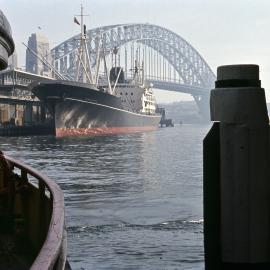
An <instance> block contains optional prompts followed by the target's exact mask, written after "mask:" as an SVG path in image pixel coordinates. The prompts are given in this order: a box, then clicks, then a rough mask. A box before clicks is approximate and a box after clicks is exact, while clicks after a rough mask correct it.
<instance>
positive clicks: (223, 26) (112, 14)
mask: <svg viewBox="0 0 270 270" xmlns="http://www.w3.org/2000/svg"><path fill="white" fill-rule="evenodd" d="M81 3H82V4H83V5H84V7H85V11H86V13H87V14H89V15H90V16H89V17H87V18H86V24H87V26H88V28H92V27H97V26H102V25H110V24H118V23H134V22H135V23H152V24H157V25H160V26H163V27H165V28H168V29H170V30H172V31H174V32H175V33H177V34H179V35H180V36H182V37H183V38H184V39H186V40H187V41H188V42H189V43H190V44H191V45H192V46H193V47H195V49H196V50H197V51H198V52H199V53H200V54H201V55H202V56H203V57H204V59H205V60H206V62H207V63H208V64H209V65H210V67H211V68H212V70H213V71H214V72H215V73H216V68H217V66H219V65H223V64H237V63H253V64H259V65H260V71H261V74H260V75H261V80H262V86H263V87H264V88H265V89H266V94H267V99H268V100H270V92H269V89H270V34H269V29H270V16H269V13H270V0H82V1H76V0H42V1H39V0H0V8H1V9H2V11H3V12H4V13H5V14H6V16H7V17H8V19H9V21H10V24H11V26H12V30H13V35H14V39H15V43H16V47H17V52H18V54H19V64H20V65H21V66H24V65H25V48H24V47H23V45H21V42H26V41H27V39H28V37H29V35H30V34H31V33H33V32H37V31H38V26H40V27H41V28H42V30H39V31H41V32H42V33H43V34H44V35H46V36H47V37H48V38H49V40H50V44H51V47H54V46H56V45H58V44H59V43H60V42H62V41H64V40H66V39H68V38H70V37H71V36H73V35H75V34H77V33H78V28H77V27H76V25H75V24H74V23H73V16H74V15H75V14H79V12H80V4H81ZM158 96H159V99H160V97H163V99H164V101H172V100H173V99H179V97H180V96H179V95H177V94H172V93H170V94H169V95H168V94H164V95H158Z"/></svg>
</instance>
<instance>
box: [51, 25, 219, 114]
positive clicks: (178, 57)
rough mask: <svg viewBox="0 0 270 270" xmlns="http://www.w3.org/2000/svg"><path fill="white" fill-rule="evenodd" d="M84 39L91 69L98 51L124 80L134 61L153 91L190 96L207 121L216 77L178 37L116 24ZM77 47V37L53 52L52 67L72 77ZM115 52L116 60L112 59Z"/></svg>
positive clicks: (165, 31)
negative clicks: (180, 93)
mask: <svg viewBox="0 0 270 270" xmlns="http://www.w3.org/2000/svg"><path fill="white" fill-rule="evenodd" d="M87 37H88V39H87V49H88V53H89V55H90V59H91V65H92V66H93V68H95V66H97V63H98V61H97V55H98V54H99V52H100V51H102V53H103V55H105V56H106V58H107V59H108V60H107V61H109V62H111V65H113V64H114V62H115V64H117V65H121V66H122V67H123V69H124V71H125V73H126V76H127V77H129V76H132V75H133V73H134V62H135V61H137V62H138V63H143V65H144V67H143V69H144V73H145V79H146V80H147V81H149V82H151V83H152V84H153V87H154V88H156V89H162V90H167V91H175V92H182V93H187V94H190V95H192V96H193V97H194V100H195V101H196V103H197V105H198V108H199V111H200V113H201V115H202V116H203V117H204V118H209V94H210V89H212V88H213V86H214V81H215V74H214V73H213V71H212V70H211V68H210V67H209V65H208V64H207V63H206V61H205V60H204V59H203V57H202V56H201V55H200V54H199V52H198V51H197V50H196V49H195V48H194V47H192V46H191V45H190V44H189V43H188V42H187V41H186V40H185V39H183V38H182V37H181V36H179V35H178V34H176V33H174V32H172V31H170V30H168V29H166V28H163V27H160V26H157V25H153V24H118V25H109V26H103V27H98V28H94V29H90V30H88V31H87ZM101 43H102V45H101ZM79 46H80V35H77V36H74V37H71V38H70V39H68V40H66V41H64V42H62V43H61V44H60V45H58V46H56V47H55V48H53V49H52V51H51V53H52V57H53V59H54V63H55V67H56V69H57V70H58V71H60V72H61V73H62V74H66V75H67V76H70V77H74V74H75V69H76V61H77V59H76V54H77V51H78V49H79ZM101 46H102V50H101ZM115 49H117V51H118V52H119V59H116V57H115V58H113V51H114V50H115ZM120 56H121V57H120ZM122 59H124V62H123V60H122ZM116 62H117V63H116Z"/></svg>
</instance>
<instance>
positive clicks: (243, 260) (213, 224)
mask: <svg viewBox="0 0 270 270" xmlns="http://www.w3.org/2000/svg"><path fill="white" fill-rule="evenodd" d="M210 107H211V120H212V121H215V122H216V123H215V124H214V126H213V127H212V129H211V131H210V132H209V134H208V135H207V136H206V138H205V140H204V220H205V224H204V226H205V228H204V231H205V259H206V260H205V263H206V269H207V270H209V269H256V270H257V269H270V178H269V176H270V173H269V172H270V170H269V169H270V166H269V164H270V158H269V119H268V115H267V108H266V100H265V93H264V89H262V88H261V87H260V80H259V67H258V66H257V65H233V66H222V67H219V68H218V73H217V81H216V88H215V89H214V90H212V91H211V99H210Z"/></svg>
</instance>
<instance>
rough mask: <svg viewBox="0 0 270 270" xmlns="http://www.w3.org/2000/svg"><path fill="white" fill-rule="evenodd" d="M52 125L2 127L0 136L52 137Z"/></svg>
mask: <svg viewBox="0 0 270 270" xmlns="http://www.w3.org/2000/svg"><path fill="white" fill-rule="evenodd" d="M53 134H54V127H53V125H45V124H39V125H32V126H11V125H7V126H2V127H0V136H4V137H15V136H35V135H53Z"/></svg>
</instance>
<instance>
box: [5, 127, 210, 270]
mask: <svg viewBox="0 0 270 270" xmlns="http://www.w3.org/2000/svg"><path fill="white" fill-rule="evenodd" d="M208 128H209V126H188V125H187V126H185V125H183V126H176V127H175V128H166V129H165V128H164V129H159V130H157V131H155V132H149V133H139V134H129V135H110V136H100V137H92V138H61V139H58V138H54V137H24V138H1V142H2V143H1V149H2V150H4V151H6V152H7V153H8V154H9V155H12V156H13V157H15V158H17V159H20V160H23V161H25V162H27V164H29V165H32V166H33V167H35V168H37V169H39V170H41V171H43V172H44V173H46V174H47V175H48V176H50V177H51V178H52V179H54V180H55V181H56V182H58V184H59V185H60V186H61V188H62V189H63V191H64V194H65V202H66V216H67V226H68V237H69V238H68V244H69V260H70V262H71V265H72V268H73V269H202V268H203V243H202V241H203V235H202V227H203V225H202V138H203V137H204V136H205V134H206V132H207V130H208Z"/></svg>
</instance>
